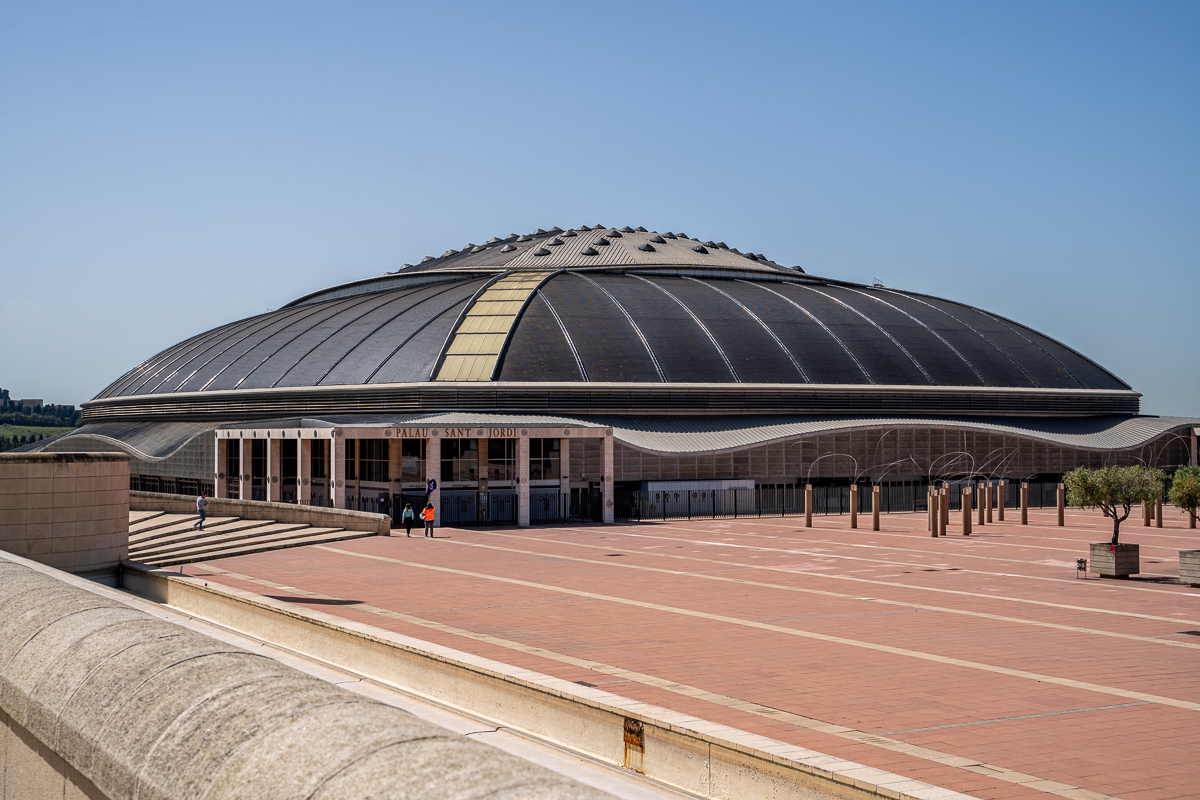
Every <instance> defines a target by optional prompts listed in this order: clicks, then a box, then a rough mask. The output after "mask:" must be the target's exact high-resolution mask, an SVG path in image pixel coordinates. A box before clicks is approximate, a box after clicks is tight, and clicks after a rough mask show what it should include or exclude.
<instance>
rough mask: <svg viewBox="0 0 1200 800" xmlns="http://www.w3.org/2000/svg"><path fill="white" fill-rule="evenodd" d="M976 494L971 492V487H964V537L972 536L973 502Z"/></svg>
mask: <svg viewBox="0 0 1200 800" xmlns="http://www.w3.org/2000/svg"><path fill="white" fill-rule="evenodd" d="M974 494H975V492H973V491H971V487H970V486H964V487H963V498H962V499H963V501H962V533H963V536H970V535H971V501H972V499H973V497H974Z"/></svg>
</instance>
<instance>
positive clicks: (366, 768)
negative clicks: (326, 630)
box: [0, 555, 611, 800]
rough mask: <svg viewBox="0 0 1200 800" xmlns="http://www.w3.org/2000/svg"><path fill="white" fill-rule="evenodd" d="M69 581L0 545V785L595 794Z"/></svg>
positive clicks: (123, 793)
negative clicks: (0, 552)
mask: <svg viewBox="0 0 1200 800" xmlns="http://www.w3.org/2000/svg"><path fill="white" fill-rule="evenodd" d="M85 583H86V582H85V581H83V580H82V579H77V578H72V577H71V576H68V575H64V574H62V573H54V572H53V571H52V570H49V569H47V568H45V567H38V565H36V564H33V563H31V562H29V561H27V560H25V559H20V558H16V557H8V556H5V555H0V797H4V798H20V800H43V799H45V800H49V798H54V799H55V800H62V798H64V797H68V798H87V800H125V799H126V798H138V800H200V799H203V800H221V799H223V798H230V800H233V799H234V798H238V799H240V798H250V797H254V798H259V797H261V798H267V797H269V798H273V799H275V798H278V799H279V800H291V799H292V798H295V800H301V798H312V799H313V800H359V798H363V797H373V798H381V799H386V798H412V797H421V798H428V799H429V800H439V799H445V800H449V799H450V798H461V797H468V796H469V797H483V796H487V797H495V798H501V799H504V800H514V799H515V798H545V799H546V800H550V798H570V799H571V800H602V798H610V796H609V795H607V794H605V793H603V792H599V791H596V790H594V789H591V788H589V787H586V786H583V785H582V784H579V783H576V782H574V781H571V780H569V779H567V778H565V777H562V776H560V775H557V774H555V773H552V772H550V771H548V770H546V769H543V768H541V767H537V766H534V765H532V764H529V763H528V762H525V761H522V760H521V759H519V758H516V757H514V756H511V755H508V754H505V753H503V752H501V751H499V750H496V749H494V748H492V747H489V746H487V745H485V744H481V743H479V742H473V741H471V740H470V739H468V738H467V737H465V736H460V735H458V734H455V733H451V732H450V731H447V730H445V729H443V728H440V727H438V726H436V725H432V724H430V723H428V722H425V721H423V720H420V719H417V718H416V717H414V716H412V715H411V714H409V713H407V712H405V711H402V710H400V709H398V708H394V707H392V706H389V705H385V704H383V703H379V702H376V701H373V700H369V699H367V698H364V697H362V696H360V695H357V694H353V693H351V692H348V691H346V690H344V689H340V688H338V687H336V686H334V685H332V684H329V683H326V682H324V681H321V680H319V679H317V678H314V677H311V676H309V675H305V674H303V673H301V672H298V671H297V670H295V669H292V668H291V667H288V666H286V665H284V664H282V663H280V662H279V661H276V660H274V659H272V658H268V657H266V656H263V655H258V654H254V653H250V652H248V651H246V650H242V649H240V648H237V647H234V646H232V645H228V644H224V643H222V642H218V641H216V640H215V639H211V638H209V637H207V636H204V635H202V634H200V633H196V632H194V631H191V630H188V629H186V628H182V627H180V626H178V625H174V624H172V623H170V622H166V621H163V620H159V619H156V618H154V617H152V616H150V615H149V614H145V613H143V612H141V611H138V610H136V609H134V608H131V607H129V606H127V605H125V604H123V603H121V602H119V601H117V600H116V599H113V598H110V597H108V596H105V595H104V594H103V591H104V590H102V589H100V588H98V587H97V588H95V589H90V590H89V589H88V588H86V587H85V586H83V585H82V584H85ZM610 800H611V798H610Z"/></svg>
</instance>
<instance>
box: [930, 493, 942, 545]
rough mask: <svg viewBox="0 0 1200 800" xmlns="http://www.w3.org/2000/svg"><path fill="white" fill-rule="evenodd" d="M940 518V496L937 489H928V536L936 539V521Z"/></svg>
mask: <svg viewBox="0 0 1200 800" xmlns="http://www.w3.org/2000/svg"><path fill="white" fill-rule="evenodd" d="M941 516H942V495H941V493H940V492H938V490H937V489H934V488H933V487H932V486H930V487H929V535H930V536H933V537H935V538H936V537H937V535H938V519H939V518H940V517H941Z"/></svg>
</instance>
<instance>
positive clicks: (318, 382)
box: [315, 283, 458, 386]
mask: <svg viewBox="0 0 1200 800" xmlns="http://www.w3.org/2000/svg"><path fill="white" fill-rule="evenodd" d="M425 288H427V287H425V286H419V287H417V288H416V289H414V290H413V291H411V292H408V293H407V294H405V295H403V297H412V295H414V294H416V293H417V292H420V291H421V290H422V289H425ZM456 288H458V284H456V283H455V284H450V285H449V286H447V287H446V288H445V289H442V290H441V291H439V292H434V293H433V294H431V295H429V296H427V297H422V298H421V299H420V300H418V301H417V302H415V303H410V304H408V305H407V306H405V307H404V308H403V309H401V310H400V311H397V312H396V313H395V314H392V315H391V316H390V317H388V318H387V319H385V320H384V321H383V322H381V323H379V324H378V325H376V326H375V327H374V328H372V329H371V330H369V331H367V332H366V333H365V334H363V335H362V336H360V337H359V338H358V341H357V342H355V343H354V344H353V345H352V346H351V347H350V348H348V349H347V350H346V352H344V353H342V354H341V355H340V356H338V357H337V358H336V359H334V361H333V363H332V364H330V365H329V369H327V370H325V372H323V373H322V374H321V377H320V378H318V379H317V380H316V381H315V383H316V385H317V386H320V385H321V383H322V381H324V380H325V379H326V378H328V377H329V373H331V372H333V371H334V370H335V369H337V366H338V365H339V364H341V363H342V362H343V361H345V360H346V359H347V358H349V357H350V354H351V353H353V352H354V351H355V350H357V349H358V348H359V346H360V345H362V343H363V342H365V341H366V340H367V339H370V338H371V337H372V336H374V335H375V334H377V333H379V332H380V331H381V330H383V329H384V328H386V327H387V326H388V325H391V324H392V323H393V322H395V321H396V319H397V318H399V317H402V316H404V315H405V314H407V313H408V312H409V311H412V310H413V309H414V308H416V307H417V306H419V305H422V304H424V303H428V302H429V301H430V300H432V299H433V298H435V297H438V296H440V295H443V294H445V293H446V292H448V291H450V290H451V289H456Z"/></svg>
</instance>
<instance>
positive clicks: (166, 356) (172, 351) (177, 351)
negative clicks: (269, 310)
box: [113, 314, 269, 396]
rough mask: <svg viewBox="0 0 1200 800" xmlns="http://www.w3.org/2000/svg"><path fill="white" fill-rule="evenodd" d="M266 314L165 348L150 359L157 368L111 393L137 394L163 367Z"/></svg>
mask: <svg viewBox="0 0 1200 800" xmlns="http://www.w3.org/2000/svg"><path fill="white" fill-rule="evenodd" d="M267 316H269V315H268V314H260V315H258V316H255V317H250V318H248V319H244V320H239V321H238V322H235V323H232V324H230V325H222V326H221V327H220V328H217V329H216V330H215V331H210V332H209V333H210V334H211V335H205V336H202V337H199V338H200V341H197V342H194V344H192V345H191V346H190V347H189V346H188V345H189V344H191V340H189V342H184V343H183V344H178V345H176V346H174V347H172V348H169V349H167V350H166V351H164V352H162V353H160V354H159V356H157V357H156V358H155V359H151V361H152V362H154V363H153V364H151V366H155V365H158V369H156V370H154V371H153V372H152V373H150V375H149V376H145V377H143V376H144V373H143V374H142V375H135V376H133V377H132V378H130V380H128V381H123V382H122V385H121V386H120V387H119V388H118V389H117V390H116V391H114V393H113V394H114V395H117V396H119V395H120V394H121V393H123V392H125V391H126V390H128V391H129V393H130V394H138V390H139V389H141V388H142V387H143V386H145V385H146V384H147V383H149V382H150V381H152V380H154V378H156V377H157V376H158V374H159V373H160V372H162V371H163V370H164V369H166V368H167V367H169V366H171V365H172V364H175V363H176V362H177V361H179V360H180V359H181V358H183V357H184V356H190V357H191V358H195V357H196V353H197V352H201V353H203V352H205V351H207V350H209V349H211V348H212V347H213V346H215V344H216V343H218V342H220V341H222V340H223V339H224V337H226V336H230V335H233V334H237V333H240V332H242V331H244V330H245V329H246V328H248V327H250V326H251V325H254V324H255V323H258V322H261V321H262V320H263V318H265V317H267ZM202 345H205V346H204V347H201V346H202ZM172 355H174V356H175V357H174V358H171V356H172ZM184 363H187V362H184ZM147 369H149V367H147ZM138 378H142V381H141V383H139V384H138V385H137V386H133V387H132V388H130V387H131V386H132V384H133V382H134V381H136V380H137V379H138Z"/></svg>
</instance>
